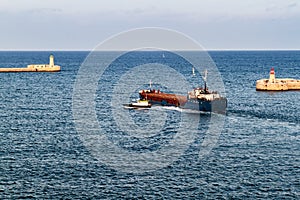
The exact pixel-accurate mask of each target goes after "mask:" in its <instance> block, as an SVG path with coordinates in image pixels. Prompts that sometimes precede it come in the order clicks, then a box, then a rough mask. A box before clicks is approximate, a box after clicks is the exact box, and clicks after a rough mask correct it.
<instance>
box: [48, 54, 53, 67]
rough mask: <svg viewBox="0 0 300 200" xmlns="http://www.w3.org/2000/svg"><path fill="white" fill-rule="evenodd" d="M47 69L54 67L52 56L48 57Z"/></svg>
mask: <svg viewBox="0 0 300 200" xmlns="http://www.w3.org/2000/svg"><path fill="white" fill-rule="evenodd" d="M49 67H54V56H53V55H50V57H49Z"/></svg>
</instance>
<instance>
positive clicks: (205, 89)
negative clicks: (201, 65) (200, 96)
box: [203, 69, 207, 92]
mask: <svg viewBox="0 0 300 200" xmlns="http://www.w3.org/2000/svg"><path fill="white" fill-rule="evenodd" d="M203 80H204V91H205V92H206V91H207V86H206V80H207V69H206V70H205V71H204V77H203Z"/></svg>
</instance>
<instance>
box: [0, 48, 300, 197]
mask: <svg viewBox="0 0 300 200" xmlns="http://www.w3.org/2000/svg"><path fill="white" fill-rule="evenodd" d="M51 53H53V54H54V56H55V62H56V64H58V65H60V66H62V71H61V72H58V73H0V102H1V103H0V120H1V123H0V199H10V198H12V199H15V198H38V199H45V198H51V199H52V198H63V199H64V198H67V199H76V198H95V199H117V198H147V199H148V198H158V199H161V198H166V199H175V198H181V199H187V198H199V199H205V198H208V199H217V198H221V199H223V198H225V199H230V198H233V199H253V198H262V199H283V198H285V199H299V198H300V123H299V122H300V112H299V108H300V91H288V92H257V91H256V90H255V81H256V80H257V79H261V78H267V77H268V75H269V70H270V68H271V67H275V72H276V76H277V77H283V78H285V77H290V78H296V79H300V51H224V52H222V51H221V52H218V51H213V52H209V54H210V56H211V57H212V59H213V60H214V62H215V63H216V66H217V68H218V70H219V71H220V74H221V76H222V79H223V82H224V86H225V92H226V97H227V98H228V109H227V114H226V116H224V118H225V122H224V127H223V128H222V129H221V132H220V134H219V135H218V138H217V140H216V143H215V144H214V146H213V148H212V150H211V151H210V152H209V153H208V155H206V156H205V157H203V158H201V159H200V158H199V156H198V155H199V152H201V144H202V142H203V141H204V138H205V135H206V134H207V130H209V126H210V124H209V123H210V119H211V115H208V114H203V113H201V114H200V113H192V114H191V113H190V118H187V119H190V123H192V122H193V121H195V120H194V117H195V115H201V116H200V121H199V124H197V125H196V127H197V129H196V134H195V137H194V138H192V139H193V142H191V143H190V144H189V145H188V146H187V147H186V148H185V149H184V151H183V152H182V154H181V155H180V156H179V157H176V156H174V157H175V158H176V159H173V160H172V159H171V158H166V160H168V159H169V160H172V162H170V163H169V164H167V165H165V166H160V165H157V168H156V170H152V171H143V169H139V173H136V172H130V171H129V172H128V171H126V169H125V168H126V166H125V167H124V170H122V168H117V167H114V166H112V165H110V164H109V163H107V161H103V160H101V159H99V157H97V153H98V154H99V152H96V154H95V152H93V150H92V149H91V146H87V143H86V142H85V141H83V139H84V137H82V135H80V134H79V133H78V132H77V130H76V125H75V123H76V122H75V121H74V115H73V114H74V113H73V110H72V106H73V102H72V101H73V94H74V84H75V81H76V75H77V73H78V70H79V68H80V65H81V64H82V63H83V61H84V60H85V58H86V56H88V54H89V52H0V68H1V67H26V65H27V64H35V63H36V64H39V63H47V62H48V58H49V55H50V54H51ZM111 53H112V52H103V54H104V56H105V54H107V55H108V56H109V55H110V54H111ZM191 53H195V52H191ZM147 62H161V63H163V64H165V65H172V66H174V67H173V68H174V69H175V70H177V71H180V73H181V74H182V75H183V76H184V77H186V78H187V80H188V81H190V82H192V85H193V84H197V83H198V82H197V81H198V80H196V81H195V80H194V79H192V78H191V77H190V74H191V70H190V69H191V68H188V70H181V69H182V68H181V66H184V65H185V66H186V65H188V63H186V62H185V61H184V60H183V59H180V58H179V57H176V56H174V54H172V53H169V52H164V53H163V54H162V52H133V53H132V54H128V55H126V56H125V57H123V58H122V59H118V60H116V61H115V62H114V63H113V64H112V65H111V68H108V69H107V70H106V71H105V72H104V73H103V76H102V78H101V79H100V80H99V85H98V86H97V90H96V94H95V99H94V100H95V102H96V104H95V110H96V114H97V120H98V121H99V125H100V126H101V128H102V130H104V131H105V133H106V136H107V138H108V140H109V141H111V142H112V144H114V145H116V146H118V147H119V148H120V149H123V150H124V152H134V153H137V154H139V153H141V154H142V153H145V154H146V153H149V152H155V151H158V150H159V149H160V147H161V146H162V145H165V144H168V143H171V141H172V140H173V139H174V138H175V135H176V133H177V130H178V129H179V127H178V124H179V123H180V121H181V120H182V115H184V113H183V112H182V111H181V110H180V109H167V108H166V109H164V108H154V109H150V110H125V109H124V108H121V109H123V110H125V112H127V113H129V116H130V117H131V118H132V120H133V121H134V122H135V124H136V125H137V126H139V127H141V135H142V134H145V133H146V132H151V131H152V130H153V129H151V128H149V126H151V125H152V126H156V124H157V125H158V124H161V121H163V124H162V125H161V127H160V128H161V131H160V133H159V134H156V135H153V134H151V135H147V137H146V136H145V137H141V135H138V136H137V135H135V136H134V135H130V134H127V133H126V131H124V129H123V130H122V128H118V125H120V124H118V121H114V118H113V116H114V114H112V113H113V112H115V111H114V107H113V105H112V103H111V102H112V100H113V97H114V96H113V95H115V94H116V91H115V93H112V91H113V90H114V88H115V86H116V85H117V84H118V83H120V82H119V80H120V78H121V75H122V74H125V73H126V72H127V71H128V70H129V69H131V67H132V66H137V65H142V64H144V63H147ZM159 70H160V69H159V68H158V69H157V71H156V73H160V71H159ZM153 73H154V72H153ZM197 73H198V72H197ZM171 76H172V75H166V79H167V77H171ZM129 77H130V76H129ZM145 79H147V74H146V75H145ZM132 80H133V82H134V77H133V78H132ZM193 81H195V82H193ZM147 82H148V80H147ZM199 83H201V81H199ZM153 84H154V86H153V87H157V88H161V89H162V90H164V91H168V88H167V87H164V86H163V85H155V82H154V83H153ZM172 84H173V83H172ZM174 84H176V82H174ZM87 87H88V86H87ZM145 87H147V86H146V85H141V86H140V88H136V92H135V93H132V94H131V96H130V98H132V99H135V98H137V97H138V95H137V92H138V90H139V89H142V88H145ZM184 92H185V91H184ZM125 93H126V92H125ZM125 93H124V94H125ZM118 95H120V97H119V98H118V99H122V93H118ZM123 103H128V99H126V100H124V102H123ZM83 106H84V105H83ZM115 115H116V114H115ZM151 116H155V119H154V118H153V117H152V119H151ZM120 119H121V118H120ZM149 121H150V123H149ZM125 126H126V124H125ZM128 126H129V125H128ZM143 126H144V127H145V129H146V128H148V129H146V130H147V131H146V132H145V133H144V132H143V133H142V130H143V129H144V128H143ZM127 128H128V127H127ZM129 129H130V127H129ZM97 143H101V140H99V141H98V140H97V142H95V144H97ZM100 153H101V152H100ZM111 159H114V158H113V157H112V158H111ZM126 159H127V158H126V157H124V160H126ZM147 161H149V160H147V159H146V160H145V163H146V164H147ZM120 165H121V164H120ZM162 165H163V164H162Z"/></svg>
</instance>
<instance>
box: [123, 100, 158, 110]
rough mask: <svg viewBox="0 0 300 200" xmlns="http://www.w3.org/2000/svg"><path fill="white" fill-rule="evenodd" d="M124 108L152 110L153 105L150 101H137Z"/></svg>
mask: <svg viewBox="0 0 300 200" xmlns="http://www.w3.org/2000/svg"><path fill="white" fill-rule="evenodd" d="M124 106H128V107H132V108H151V106H152V105H151V103H149V101H148V100H140V99H139V100H137V101H136V102H132V103H130V104H124Z"/></svg>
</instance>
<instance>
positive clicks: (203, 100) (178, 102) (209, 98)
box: [139, 72, 227, 113]
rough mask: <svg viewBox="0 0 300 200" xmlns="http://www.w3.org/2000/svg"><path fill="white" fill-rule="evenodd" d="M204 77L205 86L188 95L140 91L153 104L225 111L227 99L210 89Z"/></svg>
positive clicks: (140, 94) (206, 110) (141, 96)
mask: <svg viewBox="0 0 300 200" xmlns="http://www.w3.org/2000/svg"><path fill="white" fill-rule="evenodd" d="M206 76H207V72H206V73H205V77H204V87H198V88H195V89H193V90H192V91H190V92H188V94H187V96H183V95H177V94H169V93H164V92H161V91H160V90H155V89H148V90H141V91H139V96H140V99H141V100H148V101H149V102H150V103H151V104H158V105H162V106H176V107H180V108H184V109H192V110H197V111H203V112H215V113H225V112H226V108H227V99H226V97H222V96H221V95H220V94H219V93H218V92H214V91H209V90H208V88H207V86H206Z"/></svg>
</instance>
